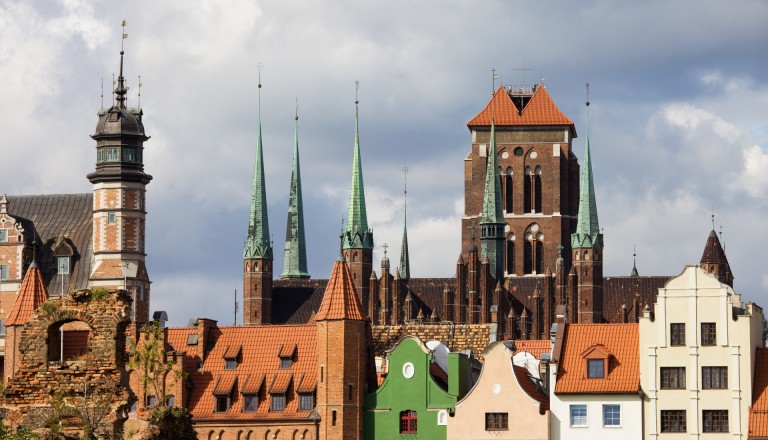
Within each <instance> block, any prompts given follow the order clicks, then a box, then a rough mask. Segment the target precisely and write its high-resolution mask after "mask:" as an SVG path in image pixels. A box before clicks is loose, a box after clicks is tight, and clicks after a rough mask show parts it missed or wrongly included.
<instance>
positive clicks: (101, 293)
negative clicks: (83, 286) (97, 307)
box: [91, 287, 109, 301]
mask: <svg viewBox="0 0 768 440" xmlns="http://www.w3.org/2000/svg"><path fill="white" fill-rule="evenodd" d="M108 295H109V290H107V289H103V288H101V287H97V288H95V289H91V298H93V299H94V300H95V301H99V300H102V299H104V298H106V297H107V296H108Z"/></svg>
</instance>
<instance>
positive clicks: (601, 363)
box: [587, 359, 605, 379]
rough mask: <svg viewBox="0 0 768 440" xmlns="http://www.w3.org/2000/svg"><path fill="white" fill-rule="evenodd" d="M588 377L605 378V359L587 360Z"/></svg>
mask: <svg viewBox="0 0 768 440" xmlns="http://www.w3.org/2000/svg"><path fill="white" fill-rule="evenodd" d="M587 377H588V378H590V379H603V378H604V377H605V359H589V360H587Z"/></svg>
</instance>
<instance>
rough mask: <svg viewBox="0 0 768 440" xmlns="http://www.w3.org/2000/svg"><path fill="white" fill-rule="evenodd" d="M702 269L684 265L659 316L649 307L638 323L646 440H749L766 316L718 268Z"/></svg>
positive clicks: (663, 293) (660, 301)
mask: <svg viewBox="0 0 768 440" xmlns="http://www.w3.org/2000/svg"><path fill="white" fill-rule="evenodd" d="M716 245H717V247H718V248H719V250H720V252H722V248H721V247H719V246H720V245H719V242H717V243H716ZM723 255H724V254H723ZM702 269H703V268H702V267H699V266H687V267H686V268H685V270H683V272H682V273H681V274H680V275H678V276H677V277H675V278H673V279H671V280H670V281H669V282H668V283H667V284H666V286H664V288H662V289H659V294H658V296H657V297H656V303H655V305H654V308H653V311H654V312H653V313H651V310H650V308H648V307H646V309H645V310H644V312H643V316H642V317H641V319H640V371H641V386H642V389H643V392H644V400H645V403H644V416H643V418H644V420H645V432H646V437H647V438H649V439H665V438H679V434H680V433H688V434H690V435H691V436H693V437H697V436H698V437H705V438H706V437H710V438H715V437H718V436H720V437H724V434H726V433H727V434H728V437H729V438H734V439H746V438H747V431H748V429H747V426H748V415H749V407H750V405H751V404H752V400H753V399H752V378H753V366H754V354H755V351H756V348H757V347H760V346H762V344H763V343H762V336H763V312H762V309H761V308H760V307H759V306H757V305H756V304H752V303H746V304H744V303H742V302H741V296H740V295H738V294H736V293H735V292H734V291H733V288H732V287H731V286H729V285H728V284H725V283H727V282H728V280H725V283H723V282H720V281H719V280H718V278H716V276H717V273H718V272H717V271H716V270H712V268H708V269H709V271H710V272H713V273H714V275H712V274H709V273H707V272H705V271H704V270H702ZM721 279H722V277H721ZM730 280H731V282H732V277H731V278H730Z"/></svg>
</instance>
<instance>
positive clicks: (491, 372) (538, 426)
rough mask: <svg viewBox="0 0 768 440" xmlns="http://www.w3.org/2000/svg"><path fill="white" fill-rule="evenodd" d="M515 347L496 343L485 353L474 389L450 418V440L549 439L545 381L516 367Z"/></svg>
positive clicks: (509, 344)
mask: <svg viewBox="0 0 768 440" xmlns="http://www.w3.org/2000/svg"><path fill="white" fill-rule="evenodd" d="M513 355H514V344H513V343H503V342H494V343H493V344H491V345H489V346H488V348H486V350H485V352H484V353H483V359H484V362H483V370H482V372H481V373H480V377H479V379H478V381H477V383H476V384H475V386H474V387H472V389H471V390H470V391H469V393H468V394H467V395H466V396H465V397H464V398H463V399H462V400H461V401H459V402H458V403H457V404H456V411H455V413H454V415H453V417H449V418H448V439H449V440H450V439H456V440H459V439H478V440H479V439H528V440H547V439H549V397H548V396H547V393H546V391H545V390H544V388H543V387H542V385H541V381H540V380H538V378H536V377H533V375H532V374H531V373H530V372H529V370H528V369H526V368H525V367H523V366H518V365H515V364H514V363H513Z"/></svg>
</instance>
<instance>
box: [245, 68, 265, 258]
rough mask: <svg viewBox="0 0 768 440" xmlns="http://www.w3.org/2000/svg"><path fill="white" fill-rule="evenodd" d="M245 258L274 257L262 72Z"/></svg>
mask: <svg viewBox="0 0 768 440" xmlns="http://www.w3.org/2000/svg"><path fill="white" fill-rule="evenodd" d="M243 258H264V259H268V260H271V259H272V245H271V244H270V242H269V218H268V216H267V189H266V186H265V184H264V153H263V149H262V142H261V74H259V134H258V139H257V141H256V161H255V162H254V164H253V188H252V190H251V215H250V217H249V218H248V238H247V239H246V240H245V249H244V250H243Z"/></svg>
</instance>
